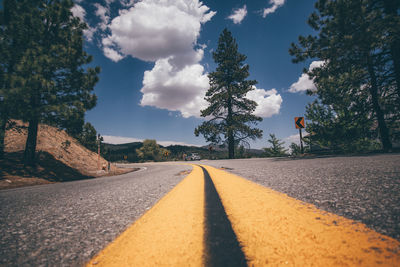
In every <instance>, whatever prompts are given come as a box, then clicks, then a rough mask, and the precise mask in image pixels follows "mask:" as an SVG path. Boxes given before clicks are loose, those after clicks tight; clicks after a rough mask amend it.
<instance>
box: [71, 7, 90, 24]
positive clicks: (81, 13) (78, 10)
mask: <svg viewBox="0 0 400 267" xmlns="http://www.w3.org/2000/svg"><path fill="white" fill-rule="evenodd" d="M71 12H72V15H74V17H78V18H80V19H81V21H85V15H86V11H85V9H83V7H82V6H80V5H78V4H75V5H74V6H73V7H72V8H71Z"/></svg>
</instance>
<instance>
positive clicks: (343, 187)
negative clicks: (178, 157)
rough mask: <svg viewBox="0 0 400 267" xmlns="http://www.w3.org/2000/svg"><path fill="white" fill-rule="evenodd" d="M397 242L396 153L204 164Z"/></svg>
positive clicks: (399, 161)
mask: <svg viewBox="0 0 400 267" xmlns="http://www.w3.org/2000/svg"><path fill="white" fill-rule="evenodd" d="M201 163H202V164H205V165H210V166H214V167H218V168H221V167H225V168H226V171H229V172H231V173H234V174H237V175H239V176H242V177H245V178H247V179H249V180H251V181H253V182H256V183H258V184H261V185H263V186H267V187H269V188H272V189H274V190H276V191H279V192H282V193H285V194H287V195H289V196H291V197H294V198H296V199H299V200H302V201H304V202H307V203H311V204H314V205H315V206H316V207H318V208H319V209H322V210H325V211H329V212H332V213H335V214H338V215H341V216H344V217H346V218H349V219H353V220H356V221H360V222H362V223H364V224H366V225H367V226H368V227H370V228H372V229H374V230H375V231H377V232H379V233H382V234H385V235H388V236H391V237H393V238H395V239H397V240H400V154H387V155H374V156H352V157H329V158H315V159H283V158H280V159H238V160H224V161H202V162H201Z"/></svg>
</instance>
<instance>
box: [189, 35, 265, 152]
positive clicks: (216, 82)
mask: <svg viewBox="0 0 400 267" xmlns="http://www.w3.org/2000/svg"><path fill="white" fill-rule="evenodd" d="M213 58H214V61H215V62H216V63H217V64H218V66H217V69H216V70H215V71H214V72H211V73H210V74H209V76H208V77H209V79H210V89H209V90H208V91H207V93H206V98H205V99H206V100H207V101H208V102H209V106H208V107H207V108H206V109H204V110H202V111H201V116H202V117H210V118H211V119H210V120H208V121H205V122H203V123H202V124H201V125H200V126H199V127H197V128H196V129H195V135H196V136H199V135H200V134H202V135H203V136H204V138H205V139H206V140H207V142H211V143H214V144H221V143H227V144H228V152H229V158H234V155H235V154H234V153H235V152H234V150H235V146H237V145H239V144H240V143H241V142H246V141H247V140H248V139H252V140H255V139H256V138H261V137H262V130H260V129H257V128H252V125H257V123H258V122H260V121H261V120H262V118H260V117H257V116H255V115H253V114H252V113H253V112H254V110H255V109H256V106H257V103H256V102H254V101H252V100H249V99H247V98H246V94H247V92H249V91H251V90H253V89H254V85H255V84H256V83H257V82H256V81H254V80H246V78H247V77H248V76H249V65H247V64H245V63H244V61H245V60H246V56H245V55H242V54H240V53H239V52H238V46H237V44H236V41H235V39H234V38H233V37H232V34H231V32H229V31H228V30H227V29H224V31H223V32H222V34H221V35H220V38H219V41H218V48H217V50H216V51H215V52H213Z"/></svg>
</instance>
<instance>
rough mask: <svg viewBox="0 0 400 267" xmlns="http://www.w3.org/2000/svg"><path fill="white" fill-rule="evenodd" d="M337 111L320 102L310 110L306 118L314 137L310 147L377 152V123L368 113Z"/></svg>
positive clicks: (309, 139) (309, 107)
mask: <svg viewBox="0 0 400 267" xmlns="http://www.w3.org/2000/svg"><path fill="white" fill-rule="evenodd" d="M336 110H337V111H335V110H333V108H331V107H330V106H327V105H323V104H321V103H320V102H319V101H318V100H316V101H314V102H313V103H311V104H309V105H308V106H307V107H306V118H307V119H308V120H310V122H309V123H307V127H306V131H307V132H309V133H310V135H309V136H308V138H306V141H307V143H310V142H311V145H312V146H314V147H315V146H318V147H324V148H329V149H330V150H332V151H334V152H361V151H368V150H375V149H377V147H376V141H375V139H376V133H375V131H374V130H373V121H372V120H370V119H369V118H368V117H367V116H365V113H360V114H356V113H353V112H352V111H351V109H342V110H339V109H336ZM311 152H312V151H311Z"/></svg>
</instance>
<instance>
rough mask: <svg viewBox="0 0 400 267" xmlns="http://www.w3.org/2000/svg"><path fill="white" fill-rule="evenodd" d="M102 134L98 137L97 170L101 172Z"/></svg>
mask: <svg viewBox="0 0 400 267" xmlns="http://www.w3.org/2000/svg"><path fill="white" fill-rule="evenodd" d="M100 142H101V140H100V134H98V135H97V169H98V170H100Z"/></svg>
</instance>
